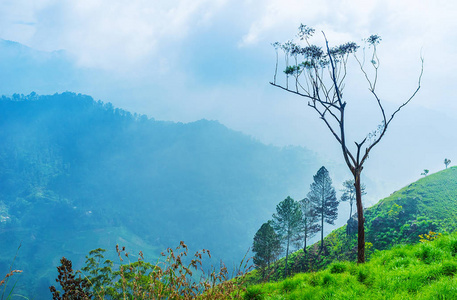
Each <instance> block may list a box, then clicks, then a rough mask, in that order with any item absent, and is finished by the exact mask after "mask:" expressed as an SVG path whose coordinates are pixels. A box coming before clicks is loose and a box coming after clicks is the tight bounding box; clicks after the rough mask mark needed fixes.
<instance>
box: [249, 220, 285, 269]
mask: <svg viewBox="0 0 457 300" xmlns="http://www.w3.org/2000/svg"><path fill="white" fill-rule="evenodd" d="M271 224H272V221H271V220H269V221H268V222H266V223H263V224H262V226H261V227H260V228H259V230H257V232H256V234H255V236H254V242H253V244H252V252H254V264H255V266H256V268H260V269H261V272H262V277H263V278H265V274H266V273H268V271H269V269H270V264H271V263H273V262H274V261H275V260H276V259H277V258H278V256H279V254H280V253H281V240H280V239H279V236H278V234H277V233H276V232H275V230H274V229H273V227H272V226H271Z"/></svg>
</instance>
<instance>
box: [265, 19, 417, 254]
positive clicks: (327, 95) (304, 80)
mask: <svg viewBox="0 0 457 300" xmlns="http://www.w3.org/2000/svg"><path fill="white" fill-rule="evenodd" d="M314 32H315V30H314V29H313V28H310V27H308V26H305V25H303V24H302V25H300V27H299V32H298V37H299V38H300V40H301V42H300V43H301V44H297V43H294V42H292V41H289V42H286V43H284V44H280V43H278V42H276V43H274V44H273V46H274V47H275V49H276V51H278V50H282V51H283V53H284V56H285V60H284V61H285V64H286V65H285V71H284V73H285V75H286V78H285V83H284V84H278V83H277V82H276V76H277V73H278V55H277V56H276V69H275V73H274V78H273V82H270V83H271V84H272V85H273V86H275V87H278V88H281V89H283V90H286V91H287V92H290V93H293V94H295V95H298V96H301V97H304V98H305V99H307V100H308V106H310V107H311V108H313V109H314V110H315V111H316V113H317V114H318V116H319V117H320V119H322V121H323V122H324V123H325V125H326V126H327V128H328V129H329V130H330V132H331V133H332V135H333V137H334V138H335V139H336V140H337V141H338V143H339V145H340V146H341V151H342V153H343V158H344V161H345V162H346V164H347V166H348V168H349V170H350V171H351V173H352V175H353V176H354V184H355V190H356V205H357V217H358V241H357V244H358V245H357V261H358V262H359V263H363V262H365V226H364V217H363V205H362V190H361V183H360V174H361V173H362V170H363V164H364V163H365V161H366V160H367V159H368V156H369V154H370V151H371V150H372V149H373V147H374V146H376V145H377V144H378V143H379V142H380V141H381V139H382V137H383V136H384V135H385V133H386V131H387V128H388V127H389V125H390V123H391V122H392V120H393V119H394V117H395V116H396V114H397V113H398V112H399V111H400V110H401V109H402V108H403V107H405V106H406V105H407V104H408V103H409V102H410V101H411V100H412V99H413V98H414V96H415V95H416V94H417V92H418V91H419V89H420V86H421V85H420V84H421V78H422V71H423V60H422V68H421V72H420V75H419V80H418V85H417V88H416V89H415V91H414V92H413V93H412V95H411V96H410V97H409V98H407V99H406V101H404V102H403V103H402V104H401V105H400V106H398V107H397V109H395V110H394V111H393V112H392V114H391V115H390V116H389V114H388V113H387V112H386V110H385V108H384V103H383V101H381V97H380V96H379V95H378V93H377V91H376V87H377V83H378V69H379V62H380V60H379V58H378V55H377V51H376V50H377V46H378V44H379V42H380V41H381V38H380V37H379V36H378V35H371V36H370V37H369V38H367V39H366V40H365V43H366V44H367V45H368V47H369V49H370V50H371V53H370V56H369V59H367V60H365V53H366V52H365V48H364V51H363V53H364V55H363V59H359V58H358V57H357V56H356V55H355V53H356V51H357V49H358V48H359V46H358V45H357V44H356V43H354V42H348V43H345V44H341V45H339V46H334V47H330V46H329V43H328V40H327V37H326V36H325V34H324V33H323V32H322V35H323V38H324V41H325V46H324V47H320V46H318V45H316V44H311V43H310V39H311V37H312V36H313V34H314ZM277 53H278V52H277ZM350 56H353V57H354V58H355V60H356V62H357V63H358V65H359V67H360V70H361V72H362V74H363V76H364V77H365V78H366V80H367V83H368V87H369V91H370V93H371V95H372V96H373V103H374V105H375V107H376V108H377V109H378V111H379V114H380V124H379V125H378V127H377V128H376V130H374V131H372V132H370V133H369V134H368V135H367V136H366V137H365V138H362V139H361V140H360V141H359V142H355V143H354V144H355V148H353V149H350V145H351V143H348V142H347V141H346V131H345V116H346V115H345V112H346V108H347V105H348V104H349V103H350V102H346V100H345V99H343V89H344V87H345V79H346V76H347V71H348V60H349V57H350ZM365 62H368V65H369V67H371V72H368V71H367V67H366V66H365ZM290 78H292V82H293V84H289V79H290ZM358 117H359V116H356V118H358ZM358 125H359V127H363V124H361V122H359V123H358Z"/></svg>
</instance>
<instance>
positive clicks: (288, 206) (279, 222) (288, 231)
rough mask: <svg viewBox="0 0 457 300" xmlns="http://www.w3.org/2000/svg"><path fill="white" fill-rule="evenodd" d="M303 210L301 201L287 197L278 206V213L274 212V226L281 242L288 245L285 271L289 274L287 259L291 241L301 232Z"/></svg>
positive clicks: (285, 274)
mask: <svg viewBox="0 0 457 300" xmlns="http://www.w3.org/2000/svg"><path fill="white" fill-rule="evenodd" d="M301 222H302V212H301V209H300V203H298V202H297V201H295V200H294V199H292V198H290V197H287V198H286V199H284V200H283V201H281V202H280V203H279V204H278V205H277V206H276V213H275V214H273V228H274V229H275V230H276V232H277V233H278V235H279V237H280V239H281V242H282V243H283V244H285V246H286V261H285V273H284V276H287V274H288V272H287V271H288V268H287V260H288V258H289V247H290V243H291V242H292V241H294V240H295V239H296V238H297V236H298V235H299V234H300V224H301Z"/></svg>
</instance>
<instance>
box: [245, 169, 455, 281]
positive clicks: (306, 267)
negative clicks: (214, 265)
mask: <svg viewBox="0 0 457 300" xmlns="http://www.w3.org/2000/svg"><path fill="white" fill-rule="evenodd" d="M355 217H356V214H354V215H353V218H351V219H350V220H348V224H347V225H345V226H343V227H341V228H338V229H336V230H334V231H333V232H331V233H330V234H329V235H327V237H325V239H324V247H323V249H322V251H321V249H320V243H315V244H314V245H311V246H309V247H308V248H307V253H306V254H305V253H304V252H303V250H299V251H296V252H295V253H293V254H292V255H291V257H290V258H289V259H290V261H291V263H290V264H291V265H292V267H291V268H292V271H293V272H296V273H298V272H306V271H310V270H320V269H323V268H325V267H326V266H328V265H329V264H331V263H333V262H337V261H346V260H347V261H356V257H357V219H354V218H355ZM365 226H366V247H367V252H366V255H367V258H368V259H370V255H372V254H373V253H374V252H376V251H377V250H386V249H390V248H391V247H393V246H395V245H398V244H415V243H418V242H419V241H420V240H421V239H424V237H425V235H426V234H428V233H429V232H430V231H432V232H435V233H439V234H442V233H443V234H444V233H451V232H454V231H455V230H456V229H457V167H451V168H448V169H445V170H442V171H440V172H437V173H435V174H431V175H428V176H426V177H424V178H421V179H419V180H418V181H416V182H413V183H411V184H409V185H408V186H406V187H404V188H402V189H400V190H399V191H395V192H393V193H392V194H391V195H390V196H389V197H387V198H385V199H382V200H380V201H379V202H378V203H377V204H376V205H374V206H372V207H369V208H366V209H365ZM420 235H421V236H422V238H421V237H419V236H420ZM284 265H285V263H284V259H281V260H279V261H278V262H277V263H276V264H275V265H274V266H273V267H271V268H270V270H269V274H270V275H269V278H270V279H281V278H283V277H284ZM252 275H253V278H252V280H253V281H260V280H261V279H260V277H261V275H260V273H257V272H253V274H252Z"/></svg>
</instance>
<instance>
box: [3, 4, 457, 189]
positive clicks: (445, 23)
mask: <svg viewBox="0 0 457 300" xmlns="http://www.w3.org/2000/svg"><path fill="white" fill-rule="evenodd" d="M456 13H457V2H456V1H452V0H448V1H439V0H435V1H430V0H414V1H412V0H380V1H364V0H355V1H336V0H320V1H308V0H262V1H260V0H245V1H241V0H234V1H229V0H192V1H190V0H181V1H180V0H177V1H175V0H167V1H165V0H155V1H150V0H128V1H126V0H125V1H124V0H121V1H113V0H78V1H62V0H35V1H31V0H2V1H0V38H2V39H5V40H11V41H16V42H19V43H21V44H24V45H26V46H28V47H31V48H33V49H36V50H40V51H46V52H52V51H56V50H64V52H65V53H67V54H68V57H70V58H71V61H72V64H73V65H72V68H74V69H76V70H78V72H79V73H78V72H75V73H74V74H93V75H92V76H94V77H97V79H96V80H93V81H90V82H89V81H87V82H86V83H85V84H79V85H76V84H75V85H72V84H68V85H63V86H62V84H59V85H58V84H56V88H55V89H53V88H52V85H48V86H46V88H44V87H42V86H32V87H33V88H31V89H33V90H35V91H36V92H38V93H41V94H43V93H54V92H62V91H65V90H70V91H74V92H77V93H79V92H80V93H85V94H89V95H91V96H93V97H94V98H95V99H101V100H102V101H105V102H112V103H113V104H114V105H116V106H118V107H122V108H125V109H127V110H130V111H135V112H139V113H145V114H147V115H149V116H151V117H154V118H156V119H159V120H173V121H182V122H189V121H194V120H197V119H201V118H207V119H217V120H219V121H220V122H221V123H223V124H225V125H227V126H228V127H230V128H232V129H235V130H240V131H243V132H245V133H247V134H250V135H253V136H254V137H255V138H258V139H260V140H261V141H263V142H266V143H274V144H277V145H288V144H294V145H302V146H306V147H307V148H309V149H311V150H314V151H316V152H318V153H320V154H321V155H322V156H324V157H328V156H335V155H338V154H339V152H338V147H337V144H336V142H335V141H333V139H332V137H331V135H330V134H328V133H327V131H326V129H325V128H324V125H323V124H321V123H322V122H321V121H320V120H318V118H317V116H316V115H315V114H314V113H313V111H312V110H311V109H310V108H308V107H306V102H305V101H304V100H303V99H300V98H299V97H296V96H294V95H290V94H287V93H285V92H284V91H281V90H278V89H276V88H274V87H272V86H270V85H269V84H268V82H269V81H271V80H272V77H273V73H274V63H275V51H274V49H273V48H272V47H271V45H270V44H271V43H272V42H275V41H280V42H284V41H287V40H289V39H293V38H294V37H295V34H296V32H297V27H298V26H299V25H300V23H303V24H307V25H310V26H312V27H314V28H316V29H317V30H324V31H325V33H326V35H327V37H328V39H329V41H330V43H331V44H338V43H343V42H346V41H355V42H357V43H361V40H362V39H363V38H366V37H368V36H369V35H370V34H379V35H380V36H381V37H382V43H381V45H380V47H379V56H380V59H381V68H380V79H379V82H380V84H379V91H380V93H381V97H382V99H384V100H386V101H389V102H392V103H393V104H398V103H401V101H404V100H405V99H406V98H407V97H408V96H409V95H410V94H411V93H412V92H413V91H414V89H415V87H416V85H417V77H418V75H419V72H420V55H421V53H422V55H423V57H424V58H425V65H424V77H423V84H422V89H421V91H420V93H419V94H418V96H417V97H416V98H415V99H414V103H413V104H412V105H411V107H406V109H405V113H404V114H400V115H398V120H396V121H394V122H393V123H392V127H391V129H390V131H389V132H388V135H391V137H389V138H386V140H387V141H383V142H382V143H384V144H385V145H382V146H380V150H377V152H374V153H373V154H372V155H373V156H374V157H379V159H378V160H376V159H375V160H373V162H372V167H371V168H373V169H375V170H379V172H378V173H380V174H375V173H374V172H372V173H370V175H371V177H375V176H376V177H380V178H383V177H384V178H385V177H389V178H392V174H391V173H392V172H393V171H394V172H395V173H396V174H397V175H398V176H402V177H401V178H405V179H404V181H406V182H408V180H410V179H413V178H416V177H418V175H419V173H420V171H421V170H422V169H424V168H429V169H430V170H431V171H436V170H438V169H440V168H442V167H443V166H444V165H443V163H442V161H443V160H444V158H445V156H446V157H449V158H450V159H452V160H454V161H455V162H457V155H456V151H457V147H456V142H452V143H451V142H449V143H450V144H447V142H448V141H446V139H449V137H451V138H453V139H454V138H455V137H456V135H455V133H454V131H455V129H456V127H457V124H456V122H455V121H456V120H457V119H456V118H455V115H456V114H457V101H456V99H455V98H454V91H455V90H456V84H455V77H456V76H455V70H457V60H456V59H455V53H457V18H456V17H455V14H456ZM320 37H321V36H320V35H319V34H317V35H316V41H319V40H320ZM354 74H355V75H354V76H359V77H351V80H350V81H349V82H348V83H347V87H346V90H347V95H346V96H348V97H349V98H351V97H353V98H357V99H359V98H363V97H364V96H362V95H364V94H363V93H366V91H367V85H365V82H363V80H361V79H363V78H362V77H360V75H361V74H360V73H358V72H357V70H354ZM352 78H353V79H352ZM0 88H1V85H0ZM19 92H23V93H28V92H31V90H30V91H19ZM0 93H5V92H3V91H1V90H0ZM349 98H347V99H346V100H347V101H348V102H350V99H349ZM370 100H371V99H370ZM348 109H349V108H348ZM351 109H352V112H351V114H352V115H353V116H357V115H360V114H361V113H364V111H360V110H358V109H357V108H354V106H353V107H351ZM408 110H409V112H408ZM429 113H430V115H428V114H429ZM376 118H377V116H375V115H371V114H369V113H365V114H364V117H363V118H362V120H361V122H360V123H359V122H354V123H353V126H354V127H353V128H355V130H356V131H360V132H365V133H368V132H370V131H372V130H373V129H374V128H371V127H370V128H365V127H364V125H361V124H365V123H364V121H370V120H372V119H376ZM432 119H433V120H435V121H434V123H433V126H434V127H433V128H431V125H430V124H427V120H432ZM376 120H377V119H376ZM439 120H444V121H443V123H442V124H436V122H438V121H439ZM397 121H398V122H397ZM376 122H378V121H376ZM424 124H425V125H424ZM421 126H422V127H421ZM414 130H415V131H417V132H416V134H415V135H414V134H412V135H411V131H414ZM427 134H429V136H428V135H427ZM408 135H410V136H412V137H414V138H415V139H414V142H412V141H408V138H407V137H408ZM359 137H360V136H355V138H356V139H359ZM419 139H423V140H424V141H425V142H424V141H421V142H420V143H419V142H417V140H419ZM428 140H430V142H428ZM432 140H433V141H432ZM454 140H455V139H454ZM421 143H422V144H421ZM375 150H376V149H375ZM421 151H423V152H421ZM440 151H442V152H440ZM447 153H448V154H447ZM370 159H371V158H370ZM386 159H387V160H388V163H386ZM336 160H338V157H337V159H336ZM408 160H411V161H408ZM393 168H394V169H395V170H393ZM329 169H330V170H331V167H329ZM386 180H388V179H386ZM404 183H405V182H400V183H399V185H401V184H404ZM391 186H392V185H388V188H390V187H391Z"/></svg>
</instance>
